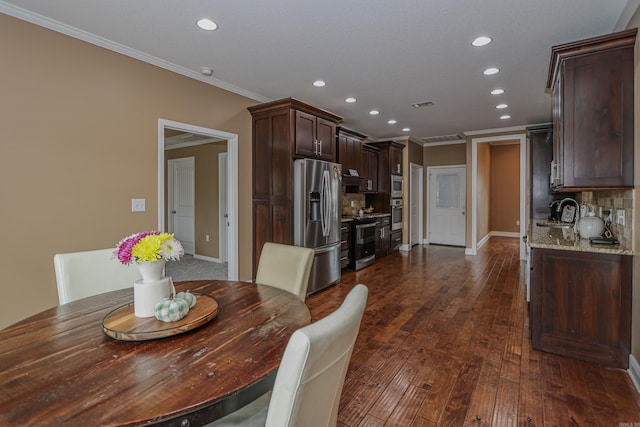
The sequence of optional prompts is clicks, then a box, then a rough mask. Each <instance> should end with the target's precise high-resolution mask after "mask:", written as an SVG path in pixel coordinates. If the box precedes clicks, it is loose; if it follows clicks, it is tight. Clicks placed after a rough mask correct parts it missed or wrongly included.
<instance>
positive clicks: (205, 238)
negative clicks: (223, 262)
mask: <svg viewBox="0 0 640 427" xmlns="http://www.w3.org/2000/svg"><path fill="white" fill-rule="evenodd" d="M204 241H205V242H208V241H209V235H208V234H207V235H205V236H204Z"/></svg>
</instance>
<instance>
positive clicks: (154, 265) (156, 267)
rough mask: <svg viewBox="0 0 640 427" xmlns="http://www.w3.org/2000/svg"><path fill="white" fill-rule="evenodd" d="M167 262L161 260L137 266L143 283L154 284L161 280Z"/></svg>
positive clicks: (141, 263)
mask: <svg viewBox="0 0 640 427" xmlns="http://www.w3.org/2000/svg"><path fill="white" fill-rule="evenodd" d="M165 262H166V261H165V260H163V259H159V260H157V261H155V262H146V261H143V262H139V263H137V264H136V265H137V266H138V271H139V272H140V275H141V276H142V282H143V283H152V282H157V281H158V280H160V279H161V278H162V277H163V276H162V274H163V273H164V264H165Z"/></svg>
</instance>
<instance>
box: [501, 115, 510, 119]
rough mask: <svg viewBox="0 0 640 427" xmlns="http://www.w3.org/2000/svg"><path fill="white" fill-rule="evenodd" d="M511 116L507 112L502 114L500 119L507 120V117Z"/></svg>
mask: <svg viewBox="0 0 640 427" xmlns="http://www.w3.org/2000/svg"><path fill="white" fill-rule="evenodd" d="M510 118H511V116H510V115H508V114H505V115H504V116H500V120H507V119H510Z"/></svg>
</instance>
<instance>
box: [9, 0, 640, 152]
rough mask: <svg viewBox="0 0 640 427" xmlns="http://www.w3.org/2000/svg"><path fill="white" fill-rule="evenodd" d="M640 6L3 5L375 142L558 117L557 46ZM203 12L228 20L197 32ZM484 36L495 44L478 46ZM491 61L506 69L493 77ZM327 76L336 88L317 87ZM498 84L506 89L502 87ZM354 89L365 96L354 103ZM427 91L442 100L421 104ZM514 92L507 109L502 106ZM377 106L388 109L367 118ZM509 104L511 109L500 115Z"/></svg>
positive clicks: (615, 1) (104, 1)
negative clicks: (206, 71) (294, 103)
mask: <svg viewBox="0 0 640 427" xmlns="http://www.w3.org/2000/svg"><path fill="white" fill-rule="evenodd" d="M639 3H640V0H482V1H479V0H395V1H389V0H384V1H383V0H324V1H322V2H319V1H311V0H306V1H305V0H261V1H256V0H254V1H242V0H216V1H210V0H209V1H208V0H183V1H177V0H55V1H42V0H8V1H0V12H2V13H5V14H8V15H11V16H15V17H18V18H21V19H24V20H27V21H29V22H33V23H36V24H38V25H42V26H45V27H47V28H51V29H54V30H56V31H60V32H62V33H65V34H69V35H72V36H74V37H77V38H80V39H83V40H87V41H89V42H92V43H95V44H97V45H100V46H104V47H107V48H109V49H113V50H115V51H118V52H121V53H125V54H127V55H130V56H133V57H136V58H139V59H142V60H145V61H147V62H150V63H153V64H156V65H158V66H161V67H164V68H167V69H170V70H172V71H176V72H178V73H181V74H184V75H187V76H190V77H192V78H195V79H198V80H201V81H204V82H208V83H210V84H213V85H216V86H220V87H223V88H225V89H229V90H232V91H234V92H237V93H240V94H242V95H245V96H249V97H251V98H253V99H255V100H256V101H260V102H264V101H267V100H274V99H279V98H285V97H289V96H292V97H295V98H298V99H300V100H302V101H305V102H308V103H311V104H313V105H316V106H318V107H321V108H324V109H326V110H329V111H331V112H334V113H336V114H339V115H341V116H343V117H344V122H343V124H344V126H345V127H349V128H351V129H353V130H356V131H358V132H361V133H364V134H366V135H368V136H370V137H371V138H373V139H383V138H391V137H397V136H401V135H410V136H411V138H412V139H413V140H415V141H418V140H420V139H422V138H425V137H437V136H443V135H451V134H462V133H463V132H467V131H478V130H486V129H496V128H505V127H507V128H508V127H515V126H523V125H529V124H537V123H544V122H549V121H550V120H551V104H550V103H551V100H550V95H549V94H548V93H547V92H546V91H545V84H546V78H547V70H548V64H549V59H550V52H551V47H552V46H553V45H557V44H562V43H566V42H571V41H576V40H580V39H583V38H588V37H593V36H598V35H601V34H606V33H610V32H613V31H617V30H621V29H624V27H625V26H626V24H627V23H628V21H629V19H630V17H631V14H632V13H633V12H634V11H635V9H636V8H637V7H638V4H639ZM202 17H208V18H210V19H212V20H214V21H216V22H217V23H218V25H219V29H218V30H216V31H214V32H204V31H202V30H200V29H198V28H197V27H196V26H195V21H196V20H197V19H199V18H202ZM479 35H488V36H490V37H493V40H494V41H493V43H491V44H490V45H488V46H486V47H483V48H474V47H472V46H471V45H470V43H471V41H472V39H473V38H475V37H477V36H479ZM490 66H495V67H498V68H500V69H501V72H500V73H499V74H497V75H495V76H489V77H487V76H484V75H483V74H482V71H483V70H484V69H485V68H487V67H490ZM201 67H211V68H212V69H213V70H214V74H213V76H211V77H206V76H203V75H202V74H200V72H199V70H200V69H201ZM317 79H322V80H325V81H326V82H327V85H326V86H325V87H323V88H316V87H314V86H312V82H313V81H315V80H317ZM496 87H501V88H504V89H505V91H506V92H505V93H504V94H503V95H499V96H493V95H490V94H489V92H490V90H491V89H494V88H496ZM348 96H353V97H356V98H357V99H358V101H357V102H356V103H355V104H346V103H345V102H344V99H345V98H346V97H348ZM424 101H432V102H433V103H434V105H433V106H430V107H423V108H419V109H416V108H414V107H412V106H411V104H413V103H416V102H424ZM502 102H504V103H507V104H508V105H509V107H508V108H507V109H506V110H497V109H496V108H495V105H496V104H498V103H502ZM374 108H375V109H377V110H379V111H380V114H379V115H378V116H370V115H369V114H368V111H369V110H371V109H374ZM505 112H506V113H507V114H510V115H511V117H512V118H511V119H509V120H500V119H499V116H500V115H501V114H504V113H505ZM389 119H395V120H397V122H398V123H397V124H396V125H389V124H387V120H389ZM404 127H410V128H411V131H410V132H409V133H406V132H402V128H404Z"/></svg>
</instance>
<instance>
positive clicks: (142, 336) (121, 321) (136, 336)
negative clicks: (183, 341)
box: [102, 294, 218, 341]
mask: <svg viewBox="0 0 640 427" xmlns="http://www.w3.org/2000/svg"><path fill="white" fill-rule="evenodd" d="M195 296H196V305H194V306H193V307H192V308H190V309H189V312H188V313H187V315H186V316H184V317H183V318H182V319H180V320H178V321H177V322H162V321H160V320H158V319H156V318H155V317H144V318H143V317H136V316H135V314H134V311H133V302H130V303H128V304H126V305H123V306H120V307H118V308H116V309H115V310H113V311H111V312H109V314H107V315H106V316H105V317H104V319H102V330H103V331H104V333H105V334H107V335H108V336H110V337H111V338H115V339H117V340H122V341H145V340H154V339H157V338H166V337H171V336H173V335H178V334H181V333H184V332H187V331H190V330H192V329H195V328H197V327H199V326H202V325H204V324H205V323H207V322H208V321H210V320H211V319H213V318H214V317H216V316H217V314H218V302H217V301H216V300H215V299H214V298H213V297H212V296H209V295H199V294H195Z"/></svg>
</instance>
